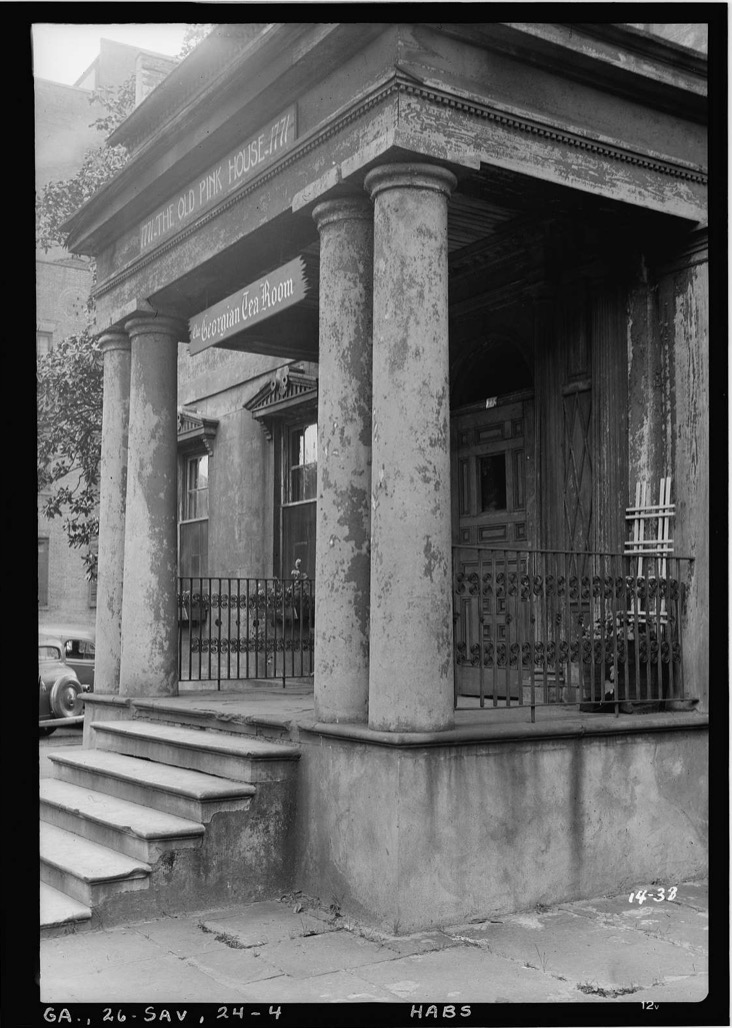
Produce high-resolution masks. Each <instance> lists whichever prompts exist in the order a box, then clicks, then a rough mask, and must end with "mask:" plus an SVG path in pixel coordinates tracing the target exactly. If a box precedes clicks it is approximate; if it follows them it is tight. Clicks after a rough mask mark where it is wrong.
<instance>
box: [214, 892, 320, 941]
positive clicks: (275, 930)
mask: <svg viewBox="0 0 732 1028" xmlns="http://www.w3.org/2000/svg"><path fill="white" fill-rule="evenodd" d="M294 906H295V904H294V903H292V904H288V903H279V902H277V901H276V900H275V901H268V902H261V903H252V904H250V905H249V906H248V907H246V908H245V909H244V910H240V911H237V912H236V913H233V914H231V913H228V912H224V913H223V914H220V915H218V916H216V917H211V918H209V917H205V918H203V919H202V922H201V923H202V924H203V926H204V928H205V930H207V931H210V932H214V933H216V934H218V935H221V936H223V937H226V938H232V939H233V940H235V942H236V943H238V944H239V945H240V946H264V945H266V944H267V943H270V942H282V941H284V940H286V939H300V938H304V937H308V936H311V935H324V934H326V933H328V932H332V931H335V930H336V927H337V926H336V925H334V924H330V923H328V922H327V921H325V920H323V919H321V918H319V917H315V916H313V915H312V914H310V913H308V912H307V910H302V911H298V912H295V910H294V909H293V908H294Z"/></svg>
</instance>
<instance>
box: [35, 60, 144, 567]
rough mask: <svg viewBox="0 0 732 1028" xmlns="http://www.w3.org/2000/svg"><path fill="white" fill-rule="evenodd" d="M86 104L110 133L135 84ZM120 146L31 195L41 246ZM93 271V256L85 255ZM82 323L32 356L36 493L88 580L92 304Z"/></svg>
mask: <svg viewBox="0 0 732 1028" xmlns="http://www.w3.org/2000/svg"><path fill="white" fill-rule="evenodd" d="M89 102H90V103H92V104H93V103H96V104H101V106H102V107H103V109H104V112H105V113H104V114H103V115H102V116H100V117H98V118H97V119H96V120H95V121H93V122H91V123H90V124H91V126H92V127H94V128H96V129H98V130H99V131H100V132H104V133H107V134H108V133H109V132H111V131H112V130H113V129H114V128H116V127H117V125H119V124H120V122H122V121H123V120H124V118H125V117H126V116H127V114H129V112H130V111H131V110H132V107H133V105H134V102H135V84H134V79H133V78H131V79H129V80H128V81H127V82H125V83H123V85H122V86H120V87H119V88H117V89H108V88H107V89H98V90H95V91H93V92H92V93H91V94H90V97H89ZM126 160H127V153H126V151H125V149H124V148H123V147H120V146H114V147H113V146H107V145H105V144H102V145H101V146H99V147H95V148H90V149H89V150H87V151H86V153H85V154H84V158H83V160H82V163H81V167H80V168H79V171H78V172H77V174H76V175H74V176H73V177H72V178H70V179H66V180H64V181H62V182H49V183H48V184H47V185H46V186H44V187H43V189H41V190H40V192H39V193H38V195H37V197H36V246H37V247H38V248H39V249H41V250H43V251H44V252H46V253H47V252H48V251H49V250H51V249H54V248H56V247H63V246H64V245H65V242H66V234H65V233H64V232H63V230H62V225H63V224H64V222H65V221H66V220H67V219H68V218H69V217H71V215H72V214H74V213H75V212H76V211H77V210H78V209H79V207H81V205H82V204H83V203H84V202H85V201H86V200H88V199H89V198H90V197H91V196H92V195H93V194H94V193H96V191H97V190H98V189H99V188H100V187H101V186H103V185H104V184H105V183H106V182H108V181H109V180H110V179H111V178H112V177H113V176H114V175H115V174H116V173H117V172H118V171H119V170H120V168H122V167H123V165H124V164H125V162H126ZM89 263H90V266H91V269H92V272H93V271H94V262H93V261H90V262H89ZM85 313H86V325H84V327H83V328H81V330H80V331H79V332H78V333H77V334H75V335H70V336H68V337H67V338H66V339H64V340H63V341H61V342H59V343H57V344H56V345H55V347H54V348H53V349H52V350H51V351H50V352H49V353H47V354H45V355H43V356H42V357H40V358H39V359H38V361H37V382H36V385H37V403H38V446H37V462H36V463H37V475H38V491H39V493H42V494H44V495H43V497H42V502H41V513H42V514H43V515H44V516H45V517H46V518H49V519H53V518H58V517H64V523H63V524H64V530H65V532H66V535H67V538H68V541H69V545H70V546H72V547H74V548H86V553H83V554H82V561H83V563H84V565H85V567H86V574H87V578H91V579H93V578H96V554H95V553H94V552H93V551H92V549H91V545H92V542H93V540H94V539H95V538H96V537H97V536H98V534H99V517H98V504H99V465H100V460H101V437H102V392H103V365H102V355H101V353H100V351H99V347H98V345H97V344H96V342H95V341H94V306H93V302H92V300H91V298H90V299H89V301H88V302H87V305H86V312H85Z"/></svg>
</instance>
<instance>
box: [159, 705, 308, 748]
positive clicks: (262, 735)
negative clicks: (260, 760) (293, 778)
mask: <svg viewBox="0 0 732 1028" xmlns="http://www.w3.org/2000/svg"><path fill="white" fill-rule="evenodd" d="M145 721H151V722H153V723H154V724H161V725H177V726H180V725H183V726H185V727H190V728H205V729H206V730H207V731H212V732H216V731H220V732H224V733H226V734H228V735H236V736H244V737H246V738H252V739H261V740H262V741H263V742H276V743H278V744H281V743H293V742H296V740H295V739H293V736H292V734H291V732H290V729H289V728H287V727H285V726H284V725H276V724H273V725H266V724H259V723H248V722H245V721H241V722H239V721H237V722H232V721H217V720H216V718H215V717H211V716H210V715H204V714H201V713H198V712H195V711H193V712H191V713H188V712H187V711H186V712H181V713H176V715H175V719H174V720H171V715H170V713H168V712H167V711H156V710H154V709H150V710H148V709H146V710H145Z"/></svg>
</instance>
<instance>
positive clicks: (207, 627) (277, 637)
mask: <svg viewBox="0 0 732 1028" xmlns="http://www.w3.org/2000/svg"><path fill="white" fill-rule="evenodd" d="M314 625H315V583H314V581H313V580H312V579H308V578H298V579H291V580H282V579H278V578H179V579H178V673H179V677H180V680H181V681H215V682H216V683H217V685H218V687H219V688H220V687H221V682H222V681H227V680H229V681H231V680H237V679H246V678H274V679H281V681H282V685H283V687H284V686H285V685H286V682H287V679H288V678H304V677H307V676H309V675H311V674H312V673H313V651H314Z"/></svg>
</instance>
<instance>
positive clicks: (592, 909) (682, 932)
mask: <svg viewBox="0 0 732 1028" xmlns="http://www.w3.org/2000/svg"><path fill="white" fill-rule="evenodd" d="M654 893H656V890H654ZM628 895H630V894H628ZM563 909H565V910H568V911H571V913H573V914H578V915H581V916H583V917H588V918H591V919H593V920H594V921H596V922H597V923H598V924H601V925H605V926H608V927H613V928H619V929H621V930H622V929H626V930H634V931H640V932H643V933H645V934H646V935H654V936H656V937H658V938H660V939H664V940H665V941H666V942H672V943H673V944H674V945H675V946H681V947H682V949H689V950H695V951H696V952H698V953H699V954H705V953H706V952H707V951H708V946H709V915H708V914H707V912H706V910H701V909H699V908H698V907H696V906H694V907H692V906H689V905H687V904H685V903H674V902H669V901H667V900H661V901H660V902H657V901H656V900H655V899H652V900H650V901H648V900H646V901H645V902H644V903H642V904H639V903H638V902H634V903H631V902H630V901H629V900H628V896H615V897H613V898H612V899H598V900H592V901H586V902H582V903H573V904H571V905H569V906H565V907H563Z"/></svg>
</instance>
